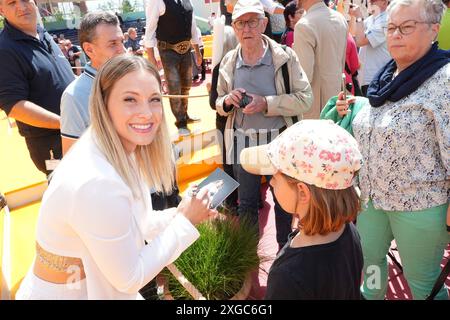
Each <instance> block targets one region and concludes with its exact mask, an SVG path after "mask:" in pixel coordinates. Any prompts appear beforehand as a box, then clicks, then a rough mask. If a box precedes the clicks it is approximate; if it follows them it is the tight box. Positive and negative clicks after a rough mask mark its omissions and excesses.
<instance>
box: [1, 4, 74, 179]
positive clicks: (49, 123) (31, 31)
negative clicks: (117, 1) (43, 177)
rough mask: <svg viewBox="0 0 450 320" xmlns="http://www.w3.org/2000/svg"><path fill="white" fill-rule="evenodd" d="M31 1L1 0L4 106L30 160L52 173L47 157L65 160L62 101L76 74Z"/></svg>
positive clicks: (40, 168)
mask: <svg viewBox="0 0 450 320" xmlns="http://www.w3.org/2000/svg"><path fill="white" fill-rule="evenodd" d="M36 10H37V8H36V4H35V3H34V1H33V0H18V1H10V0H0V15H2V16H3V17H4V18H5V26H4V30H3V31H2V33H1V34H0V70H1V72H0V108H1V109H3V110H4V111H5V112H6V114H7V115H8V116H9V117H11V118H14V119H16V121H17V126H18V128H19V132H20V134H21V135H22V136H23V137H25V141H26V143H27V147H28V150H29V152H30V156H31V159H32V160H33V162H34V164H35V165H36V167H37V168H38V169H39V170H40V171H42V172H44V173H46V174H48V173H49V170H47V169H46V166H45V160H47V159H50V153H51V152H50V151H52V153H53V155H54V158H55V159H58V158H61V153H62V152H61V135H60V132H59V127H60V125H59V112H60V111H59V110H60V109H59V105H60V101H61V95H62V93H63V91H64V89H65V88H66V87H67V86H68V85H69V83H71V82H72V81H73V80H74V79H75V77H74V75H73V73H72V70H71V68H70V64H69V62H68V61H67V59H66V58H65V57H64V55H63V54H62V52H61V50H60V48H59V47H58V45H57V44H56V43H55V42H54V41H53V39H52V37H51V36H50V35H49V34H48V33H47V32H45V31H44V30H43V29H42V28H41V27H39V26H37V11H36Z"/></svg>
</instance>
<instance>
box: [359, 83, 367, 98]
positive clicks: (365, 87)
mask: <svg viewBox="0 0 450 320" xmlns="http://www.w3.org/2000/svg"><path fill="white" fill-rule="evenodd" d="M367 88H369V86H368V85H365V86H362V87H361V91H362V94H363V96H364V97H367Z"/></svg>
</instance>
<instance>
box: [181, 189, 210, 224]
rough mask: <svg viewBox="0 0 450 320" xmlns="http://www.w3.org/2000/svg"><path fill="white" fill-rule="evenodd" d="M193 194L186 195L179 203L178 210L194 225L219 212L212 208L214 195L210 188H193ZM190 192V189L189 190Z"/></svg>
mask: <svg viewBox="0 0 450 320" xmlns="http://www.w3.org/2000/svg"><path fill="white" fill-rule="evenodd" d="M192 190H193V192H192V195H188V196H185V197H184V198H183V200H182V201H181V203H180V204H179V205H178V208H177V211H178V212H179V213H180V214H182V215H184V216H185V217H186V219H188V220H189V221H190V222H191V223H192V224H193V225H197V224H199V223H201V222H203V221H205V220H207V219H208V218H210V217H213V216H215V215H216V214H217V211H216V210H211V209H210V204H211V200H212V197H211V196H210V195H209V189H208V188H202V189H200V190H199V191H198V193H197V192H196V191H197V190H198V189H197V188H196V187H195V186H194V187H193V188H192ZM188 192H189V191H188Z"/></svg>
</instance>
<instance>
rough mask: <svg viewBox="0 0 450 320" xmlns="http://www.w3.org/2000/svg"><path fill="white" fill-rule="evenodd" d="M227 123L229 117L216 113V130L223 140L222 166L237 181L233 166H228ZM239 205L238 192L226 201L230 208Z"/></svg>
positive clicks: (233, 193) (221, 146)
mask: <svg viewBox="0 0 450 320" xmlns="http://www.w3.org/2000/svg"><path fill="white" fill-rule="evenodd" d="M226 123H227V117H223V116H221V115H220V114H218V113H216V128H217V130H219V132H220V134H221V137H222V139H221V140H220V141H219V143H220V150H221V152H222V164H223V171H225V173H227V174H228V175H229V176H230V177H232V178H233V179H235V180H236V177H235V176H234V171H233V166H232V165H231V164H227V156H226V150H225V139H224V138H225V126H226ZM237 203H238V190H237V189H236V190H234V191H233V192H232V193H231V194H230V195H229V196H228V197H227V198H226V199H225V204H226V205H228V206H229V207H237Z"/></svg>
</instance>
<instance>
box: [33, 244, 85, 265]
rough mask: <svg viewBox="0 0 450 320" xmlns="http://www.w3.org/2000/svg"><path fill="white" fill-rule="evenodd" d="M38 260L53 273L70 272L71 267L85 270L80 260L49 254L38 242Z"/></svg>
mask: <svg viewBox="0 0 450 320" xmlns="http://www.w3.org/2000/svg"><path fill="white" fill-rule="evenodd" d="M36 258H37V260H38V261H39V262H40V263H41V264H43V265H44V266H45V267H47V268H48V269H50V270H52V271H57V272H68V269H69V267H73V266H76V267H79V268H80V269H81V270H84V267H83V262H82V261H81V259H80V258H74V257H64V256H60V255H57V254H53V253H51V252H48V251H47V250H45V249H44V248H42V247H41V246H40V245H39V244H38V243H37V242H36Z"/></svg>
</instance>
